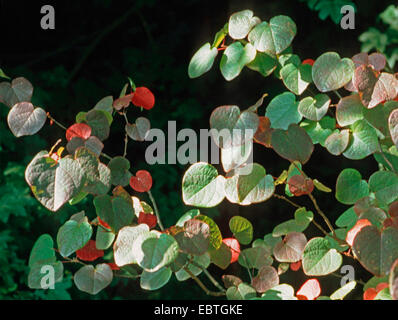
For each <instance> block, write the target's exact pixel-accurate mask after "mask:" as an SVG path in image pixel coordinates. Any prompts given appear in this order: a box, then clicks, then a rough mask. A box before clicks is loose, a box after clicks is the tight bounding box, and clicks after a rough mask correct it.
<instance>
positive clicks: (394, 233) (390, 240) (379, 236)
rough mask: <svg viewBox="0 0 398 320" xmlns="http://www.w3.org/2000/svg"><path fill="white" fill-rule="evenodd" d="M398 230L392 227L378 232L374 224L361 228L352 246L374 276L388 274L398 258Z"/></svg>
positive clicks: (355, 253)
mask: <svg viewBox="0 0 398 320" xmlns="http://www.w3.org/2000/svg"><path fill="white" fill-rule="evenodd" d="M397 244H398V230H397V229H395V228H392V227H389V228H386V229H384V230H383V231H382V232H380V231H379V230H378V229H377V227H375V226H367V227H364V228H362V229H361V231H359V233H358V234H357V235H356V237H355V239H354V244H353V246H352V250H353V253H354V255H355V257H357V259H358V260H359V262H360V263H361V264H362V266H363V267H364V268H365V269H366V270H368V271H369V272H371V273H373V274H374V275H376V276H384V275H388V274H389V272H390V269H391V266H392V264H393V263H394V261H395V260H396V259H398V246H397Z"/></svg>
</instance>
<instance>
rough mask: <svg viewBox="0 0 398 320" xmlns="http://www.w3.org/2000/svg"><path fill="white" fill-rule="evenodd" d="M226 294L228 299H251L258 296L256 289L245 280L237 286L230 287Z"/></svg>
mask: <svg viewBox="0 0 398 320" xmlns="http://www.w3.org/2000/svg"><path fill="white" fill-rule="evenodd" d="M226 294H227V299H228V300H249V299H253V298H255V297H257V293H256V290H255V289H254V288H253V287H252V286H250V285H248V284H246V283H244V282H243V283H240V284H239V285H238V286H237V287H236V286H233V287H229V288H228V290H227V293H226Z"/></svg>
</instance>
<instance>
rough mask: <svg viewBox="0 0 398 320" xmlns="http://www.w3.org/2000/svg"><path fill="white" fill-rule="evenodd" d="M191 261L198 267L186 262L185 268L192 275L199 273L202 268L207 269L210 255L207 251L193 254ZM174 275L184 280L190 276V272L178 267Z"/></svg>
mask: <svg viewBox="0 0 398 320" xmlns="http://www.w3.org/2000/svg"><path fill="white" fill-rule="evenodd" d="M193 261H194V263H195V264H196V265H198V266H200V267H197V266H195V265H193V264H190V263H188V264H187V266H186V268H187V269H188V270H189V271H191V273H193V275H194V276H198V275H200V274H201V273H202V272H203V270H204V269H207V267H208V266H209V265H210V257H209V254H208V253H205V254H202V255H200V256H194V258H193ZM175 275H176V278H177V280H178V281H185V280H188V279H190V278H191V276H190V274H189V273H188V272H186V271H185V270H184V269H180V270H179V271H178V272H176V274H175Z"/></svg>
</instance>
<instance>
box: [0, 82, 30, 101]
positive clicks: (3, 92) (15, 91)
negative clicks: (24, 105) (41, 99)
mask: <svg viewBox="0 0 398 320" xmlns="http://www.w3.org/2000/svg"><path fill="white" fill-rule="evenodd" d="M32 94H33V86H32V84H31V83H30V82H29V81H28V80H27V79H25V78H23V77H19V78H15V79H14V80H12V82H11V84H10V83H9V82H2V83H0V102H2V103H4V104H5V105H6V106H7V107H9V108H12V107H13V106H14V105H15V104H17V103H18V102H30V99H31V98H32Z"/></svg>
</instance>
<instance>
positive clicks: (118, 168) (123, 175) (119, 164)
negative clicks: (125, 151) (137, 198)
mask: <svg viewBox="0 0 398 320" xmlns="http://www.w3.org/2000/svg"><path fill="white" fill-rule="evenodd" d="M108 168H109V169H110V170H111V182H112V184H113V185H115V186H122V187H125V186H127V185H128V184H129V183H130V179H131V176H132V174H131V173H130V171H129V170H130V161H128V160H127V159H126V158H124V157H115V158H113V159H112V160H111V161H110V162H109V163H108Z"/></svg>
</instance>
